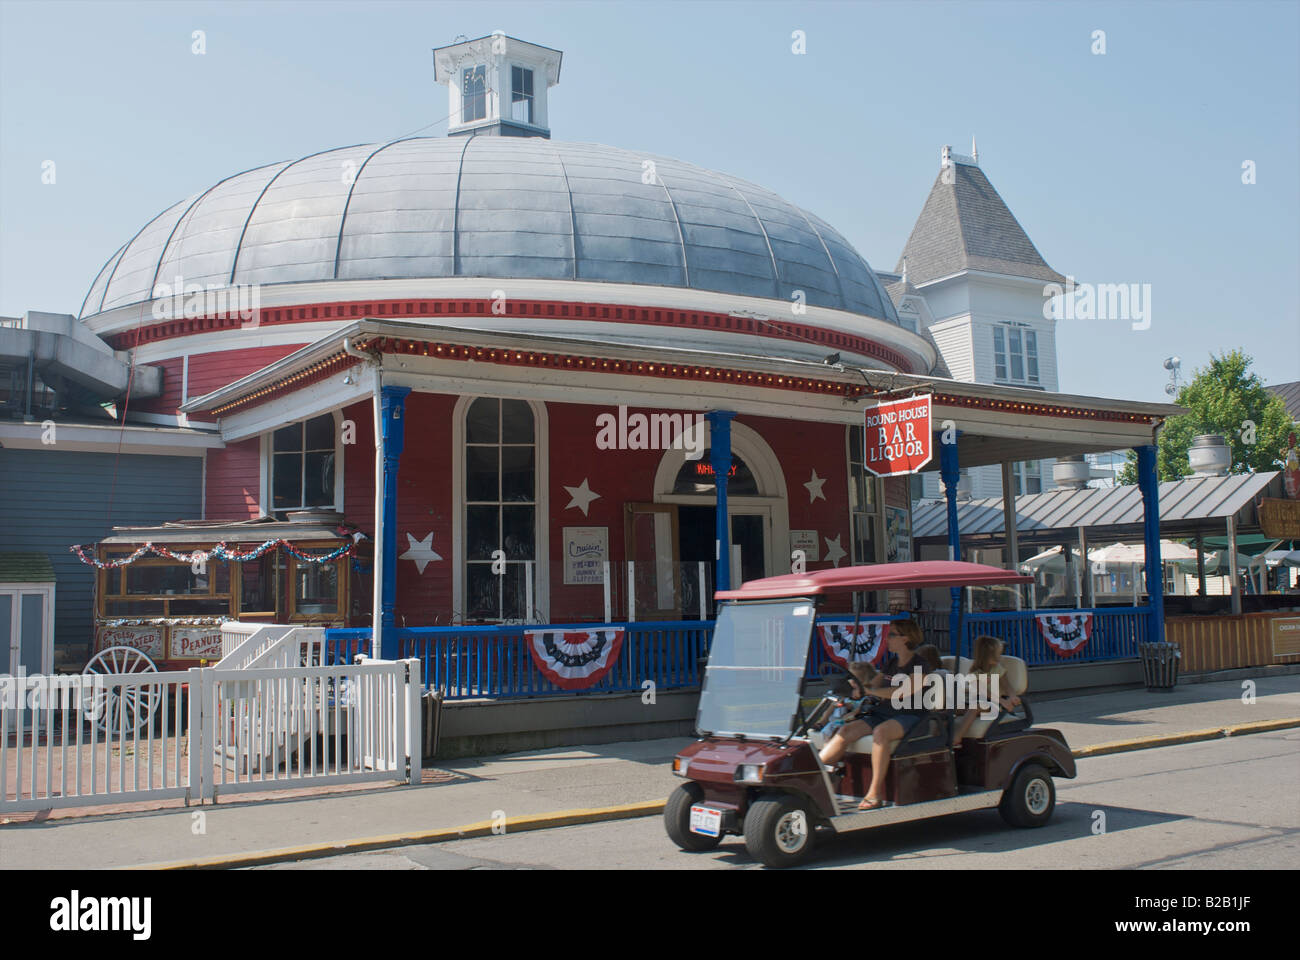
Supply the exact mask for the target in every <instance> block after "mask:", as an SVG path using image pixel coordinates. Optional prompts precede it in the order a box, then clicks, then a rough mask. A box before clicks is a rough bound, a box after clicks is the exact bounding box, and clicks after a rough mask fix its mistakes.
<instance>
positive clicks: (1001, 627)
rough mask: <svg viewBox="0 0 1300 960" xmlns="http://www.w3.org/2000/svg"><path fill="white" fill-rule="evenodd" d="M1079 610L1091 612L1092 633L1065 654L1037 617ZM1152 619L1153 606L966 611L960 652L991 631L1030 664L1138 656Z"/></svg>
mask: <svg viewBox="0 0 1300 960" xmlns="http://www.w3.org/2000/svg"><path fill="white" fill-rule="evenodd" d="M1080 613H1084V614H1087V613H1090V614H1092V633H1091V635H1090V636H1089V637H1088V642H1087V643H1086V644H1085V645H1084V646H1083V647H1081V648H1080V649H1079V650H1077V651H1076V652H1074V653H1073V654H1071V655H1069V656H1065V655H1063V654H1062V653H1059V652H1057V650H1055V649H1054V648H1053V647H1052V646H1051V644H1049V643H1048V642H1047V641H1046V640H1045V639H1044V638H1043V634H1042V631H1041V630H1040V629H1039V626H1038V620H1037V617H1039V616H1041V615H1051V616H1062V615H1070V614H1080ZM1150 622H1151V608H1150V607H1147V606H1142V607H1092V608H1083V609H1075V610H1057V609H1055V608H1047V609H1042V610H1009V611H1003V612H1000V613H963V614H962V646H961V652H962V656H965V657H969V656H970V655H971V650H972V648H973V645H974V641H975V638H976V637H978V636H980V635H981V634H989V635H991V636H994V637H997V638H998V639H999V640H1001V641H1002V644H1003V648H1004V649H1003V652H1004V653H1006V654H1009V655H1010V656H1013V657H1020V658H1021V659H1023V660H1024V661H1025V663H1026V664H1028V665H1029V666H1031V667H1037V666H1048V665H1052V664H1062V663H1084V662H1088V661H1092V660H1125V659H1129V658H1135V657H1137V655H1138V648H1137V645H1138V644H1139V643H1143V642H1145V641H1146V640H1147V637H1148V633H1149V630H1150Z"/></svg>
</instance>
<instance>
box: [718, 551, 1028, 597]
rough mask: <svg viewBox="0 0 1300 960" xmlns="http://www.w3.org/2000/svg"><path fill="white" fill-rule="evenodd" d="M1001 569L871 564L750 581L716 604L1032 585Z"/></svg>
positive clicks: (722, 593) (964, 565)
mask: <svg viewBox="0 0 1300 960" xmlns="http://www.w3.org/2000/svg"><path fill="white" fill-rule="evenodd" d="M1033 582H1034V578H1033V577H1027V576H1023V575H1021V574H1018V573H1014V572H1013V571H1011V570H1003V569H1002V568H1001V567H990V566H987V565H985V564H982V563H964V562H961V561H955V560H915V561H913V562H911V563H871V564H866V565H864V566H860V567H840V568H838V569H832V570H818V571H816V572H815V573H788V574H786V575H785V576H781V577H765V578H763V579H762V580H750V581H748V582H747V583H745V584H743V585H742V586H741V588H740V589H739V590H719V591H718V592H717V593H716V594H714V596H715V597H716V598H717V599H719V600H775V599H778V598H781V597H819V596H825V595H827V594H832V593H852V592H853V591H855V590H891V589H895V588H900V589H919V588H921V587H983V586H987V585H989V584H995V583H1033Z"/></svg>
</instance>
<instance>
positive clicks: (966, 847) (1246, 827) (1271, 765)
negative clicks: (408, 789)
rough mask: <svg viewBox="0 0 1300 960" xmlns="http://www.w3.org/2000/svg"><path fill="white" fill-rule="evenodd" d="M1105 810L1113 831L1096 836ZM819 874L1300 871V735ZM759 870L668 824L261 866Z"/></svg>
mask: <svg viewBox="0 0 1300 960" xmlns="http://www.w3.org/2000/svg"><path fill="white" fill-rule="evenodd" d="M1097 811H1101V812H1102V813H1103V814H1104V815H1105V828H1106V830H1105V833H1104V834H1100V835H1094V833H1093V824H1094V822H1095V820H1096V814H1097ZM809 866H810V867H813V868H818V869H864V868H869V869H873V870H878V869H932V868H942V869H952V868H971V869H1002V868H1035V867H1041V868H1049V867H1050V868H1060V867H1075V868H1082V869H1097V868H1157V869H1179V868H1193V869H1206V868H1218V869H1228V870H1259V869H1279V868H1280V869H1296V868H1300V730H1287V731H1279V732H1277V733H1269V734H1259V735H1255V736H1249V737H1241V738H1237V739H1228V740H1217V741H1212V742H1208V743H1197V744H1187V745H1183V746H1173V747H1163V748H1158V749H1154V750H1143V751H1139V752H1135V753H1124V754H1117V755H1112V756H1106V757H1097V758H1093V759H1084V760H1081V761H1080V763H1079V777H1078V778H1077V779H1076V780H1073V781H1069V780H1065V781H1057V807H1056V813H1055V814H1054V816H1053V818H1052V821H1051V822H1050V823H1049V824H1048V825H1047V826H1046V827H1043V828H1041V829H1038V830H1017V829H1014V828H1011V827H1008V826H1007V825H1006V824H1005V823H1004V822H1003V821H1002V818H1001V817H1000V816H999V815H998V813H997V811H995V810H988V811H979V812H974V813H966V814H958V815H955V816H952V817H947V818H941V819H936V820H929V821H925V822H922V823H915V824H902V825H898V826H894V827H885V828H882V829H880V830H877V831H865V832H862V833H859V834H856V835H849V836H844V837H833V836H827V837H826V838H825V839H823V838H821V837H820V836H819V848H818V849H817V850H816V851H815V853H814V856H813V858H812V860H811V861H810V863H809ZM548 868H556V869H564V868H596V869H681V870H711V869H719V868H726V869H736V868H740V869H761V867H760V865H759V864H758V863H757V862H756V861H754V860H753V859H751V858H750V857H749V855H748V854H747V853H746V851H745V847H744V843H743V841H741V840H739V838H732V839H729V840H728V841H726V842H725V843H723V845H722V846H720V847H719V848H718V849H717V850H715V851H711V852H707V853H683V852H680V851H678V850H677V849H676V848H675V847H674V846H673V845H672V844H671V842H670V841H669V840H668V838H667V837H666V836H665V834H664V830H663V826H662V822H661V820H660V818H659V817H645V818H642V819H638V820H629V821H621V822H615V823H597V824H587V825H583V826H575V827H560V828H556V829H553V830H541V831H536V832H532V833H520V834H517V835H513V836H512V835H510V834H508V833H507V834H506V835H505V836H498V837H485V838H481V839H474V840H461V841H454V842H451V843H441V844H428V845H422V846H412V847H403V848H399V849H395V850H387V851H378V852H374V853H362V854H355V855H349V856H339V857H328V858H325V859H319V860H310V861H304V862H301V863H296V864H278V865H275V866H272V867H268V868H266V869H281V870H283V869H312V870H340V869H345V870H373V869H383V870H420V869H439V870H457V869H460V870H466V869H548Z"/></svg>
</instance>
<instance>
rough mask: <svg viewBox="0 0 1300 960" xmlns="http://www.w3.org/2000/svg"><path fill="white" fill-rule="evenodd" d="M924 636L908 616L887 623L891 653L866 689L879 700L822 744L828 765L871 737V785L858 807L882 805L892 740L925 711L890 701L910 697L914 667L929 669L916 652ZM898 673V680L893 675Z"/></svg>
mask: <svg viewBox="0 0 1300 960" xmlns="http://www.w3.org/2000/svg"><path fill="white" fill-rule="evenodd" d="M922 640H923V637H922V635H921V628H920V627H919V626H917V625H916V623H915V622H913V621H911V620H903V621H900V622H897V623H893V624H891V625H890V628H889V633H888V634H887V635H886V637H885V644H886V646H887V648H888V649H889V653H890V656H889V658H888V659H887V660H886V661H885V663H884V665H883V666H882V667H881V669H880V672H879V674H877V676H876V678H875V680H874V681H873V682H872V685H871V687H870V690H869V692H871V693H873V694H875V695H876V696H878V697H880V702H879V703H877V704H876V705H874V706H872V707H870V708H869V709H868V710H867V711H866V712H865V713H862V714H861V715H860V716H859V718H858V719H857V720H854V721H852V722H850V723H846V724H845V725H844V726H843V727H842V728H840V729H839V730H838V731H837V732H836V734H835V736H833V737H832V738H831V739H830V742H829V743H827V744H826V746H824V747H823V748H822V751H821V761H822V763H824V764H826V765H827V766H828V767H829V766H833V765H834V764H836V763H838V762H839V760H840V758H841V757H843V756H844V752H845V751H846V750H848V748H849V744H851V743H854V742H855V741H857V740H859V739H861V738H862V737H865V736H866V735H867V734H871V735H872V741H871V787H870V789H868V790H867V796H866V798H865V799H864V800H863V801H862V803H860V804H859V805H858V809H860V810H874V809H876V808H878V807H882V806H884V803H885V801H884V799H883V796H882V794H883V793H884V789H885V774H886V773H887V772H888V770H889V757H890V754H891V752H892V750H893V746H894V743H895V742H897V741H898V740H901V739H902V738H903V737H904V736H905V735H906V734H907V732H908V731H909V730H911V729H912V728H913V727H914V726H916V724H917V723H919V722H920V720H921V717H922V715H923V714H924V713H925V711H924V710H922V709H913V708H907V709H900V708H897V707H895V706H894V705H893V702H892V698H893V697H895V696H899V697H902V698H910V697H911V696H912V695H913V693H914V692H915V693H916V694H917V695H918V696H919V694H920V690H916V691H913V689H912V686H913V682H914V677H913V675H912V672H913V670H920V671H921V673H922V676H924V675H925V674H926V673H929V672H930V670H929V667H928V666H927V664H926V663H925V662H924V661H923V660H922V659H921V658H920V657H918V656H917V655H916V648H917V647H919V646H920V645H921V642H922ZM896 676H900V677H901V680H900V682H898V683H895V682H894V678H895V677H896Z"/></svg>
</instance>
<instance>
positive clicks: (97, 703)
mask: <svg viewBox="0 0 1300 960" xmlns="http://www.w3.org/2000/svg"><path fill="white" fill-rule="evenodd" d="M157 672H158V666H157V664H155V663H154V662H153V660H151V659H150V658H149V655H148V654H146V653H145V652H144V651H142V650H137V649H136V648H135V647H127V646H118V647H106V648H105V649H103V650H101V651H99V653H97V654H95V655H94V656H93V657H91V659H90V662H89V663H87V664H86V667H85V669H84V670H83V671H82V674H83V675H84V676H95V675H100V676H104V677H112V676H115V675H120V674H141V673H157ZM161 699H162V684H150V685H142V686H128V687H122V686H118V685H116V684H112V683H104V684H102V685H101V684H99V683H93V684H92V685H91V686H90V688H89V689H85V688H83V692H82V709H84V710H85V711H86V713H87V714H89V716H90V719H91V722H92V723H94V724H95V726H96V727H97V728H98V729H100V730H103V731H105V733H111V732H112V731H114V730H125V731H132V732H133V731H136V730H139V729H141V728H142V727H144V725H145V724H147V723H148V722H149V721H150V719H151V718H152V717H153V715H154V713H156V712H157V710H158V702H159V701H160V700H161Z"/></svg>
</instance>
